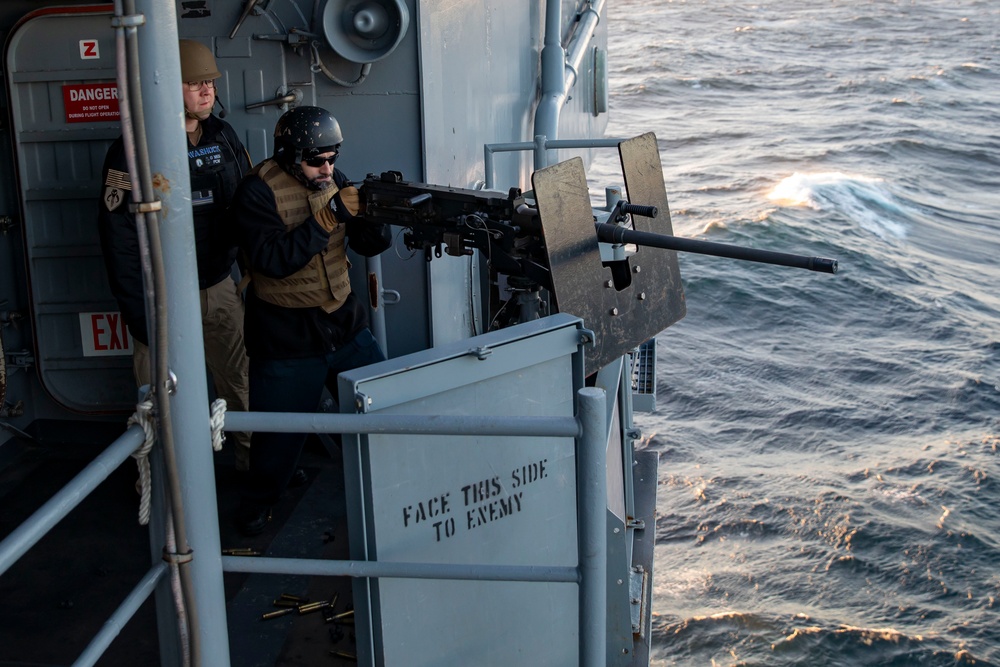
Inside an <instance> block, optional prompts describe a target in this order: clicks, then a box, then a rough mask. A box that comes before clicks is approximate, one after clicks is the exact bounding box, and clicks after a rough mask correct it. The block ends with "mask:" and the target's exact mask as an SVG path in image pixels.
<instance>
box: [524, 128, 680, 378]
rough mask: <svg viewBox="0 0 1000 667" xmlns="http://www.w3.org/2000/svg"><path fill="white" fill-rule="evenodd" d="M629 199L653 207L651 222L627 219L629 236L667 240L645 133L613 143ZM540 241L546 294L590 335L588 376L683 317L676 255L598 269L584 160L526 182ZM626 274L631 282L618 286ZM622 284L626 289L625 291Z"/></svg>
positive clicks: (652, 141)
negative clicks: (548, 285) (548, 280)
mask: <svg viewBox="0 0 1000 667" xmlns="http://www.w3.org/2000/svg"><path fill="white" fill-rule="evenodd" d="M619 154H620V156H621V161H622V170H623V173H624V175H625V183H626V187H627V189H628V194H629V200H630V201H631V202H633V203H635V204H639V205H647V206H654V207H656V209H657V210H658V213H659V215H658V216H657V217H656V218H646V217H642V216H634V217H633V220H634V225H635V227H636V229H641V230H642V231H648V232H655V233H659V234H672V233H673V230H672V228H671V225H670V214H669V212H668V206H667V195H666V188H665V185H664V182H663V169H662V166H661V163H660V156H659V153H658V152H657V149H656V137H655V136H654V135H653V134H651V133H650V134H644V135H641V136H639V137H636V138H634V139H629V140H627V141H623V142H622V143H621V144H619ZM532 185H533V187H534V190H535V199H536V202H537V205H538V213H539V216H540V218H541V226H542V235H543V237H544V239H545V248H546V252H547V253H548V262H549V267H550V270H551V273H552V285H553V293H554V297H555V302H556V307H557V309H558V311H559V312H563V313H572V314H574V315H577V316H578V317H581V318H583V321H584V322H585V323H586V325H587V326H588V327H589V328H590V329H592V330H593V331H594V333H595V335H596V340H595V342H594V349H593V351H590V350H588V356H587V360H586V373H587V375H590V374H591V373H594V372H596V371H598V370H600V369H601V368H603V367H604V366H605V365H607V364H608V363H610V362H611V361H612V360H614V359H616V358H618V357H621V356H624V355H625V354H627V353H628V352H630V351H631V350H634V349H635V348H636V347H638V346H639V345H640V344H642V343H643V342H645V341H647V340H649V339H650V338H652V337H653V336H655V335H656V334H657V333H659V332H660V331H663V330H664V329H666V328H667V327H669V326H670V325H672V324H674V323H675V322H677V321H679V320H680V319H681V318H683V317H684V315H685V313H686V306H685V301H684V288H683V286H682V284H681V274H680V267H679V265H678V262H677V253H676V252H674V251H669V250H659V249H653V248H637V249H636V252H635V253H634V254H632V255H631V256H630V257H628V258H627V259H625V260H622V261H624V262H627V264H625V265H624V267H622V266H618V267H616V268H611V267H610V266H609V267H606V268H601V267H602V262H601V253H600V247H599V245H598V240H597V237H596V236H595V234H594V216H593V212H592V209H591V204H590V196H589V193H588V188H587V179H586V174H585V173H584V168H583V161H582V160H581V159H580V158H573V159H570V160H567V161H566V162H561V163H559V164H556V165H552V166H550V167H545V168H544V169H539V170H538V171H536V172H535V173H534V174H533V176H532ZM622 268H625V269H626V270H627V271H628V272H629V276H630V278H631V280H630V281H622V280H617V281H616V279H615V278H616V276H615V275H614V274H615V272H616V271H620V270H621V269H622ZM625 282H628V284H627V285H626V284H625Z"/></svg>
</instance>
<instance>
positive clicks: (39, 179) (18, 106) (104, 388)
mask: <svg viewBox="0 0 1000 667" xmlns="http://www.w3.org/2000/svg"><path fill="white" fill-rule="evenodd" d="M101 10H103V11H101ZM109 10H110V6H104V7H103V8H95V7H86V8H84V7H79V8H75V9H74V8H71V7H60V8H49V9H42V10H39V11H36V12H32V13H31V14H29V15H27V16H26V17H25V18H24V19H23V20H22V21H21V23H20V25H19V26H17V27H16V28H15V29H14V31H13V32H12V33H11V37H10V40H9V41H8V44H7V52H6V54H5V56H6V57H5V67H6V71H5V75H6V80H7V95H8V100H9V102H8V103H9V105H10V118H11V120H12V127H11V139H12V143H13V147H14V152H15V159H16V167H17V168H16V174H15V179H16V182H17V195H18V199H19V206H20V214H21V220H20V223H21V224H20V227H21V229H22V233H23V240H24V253H25V263H26V268H27V289H28V293H29V298H30V311H31V326H32V331H33V337H34V344H35V351H34V357H35V364H36V369H37V372H38V375H39V378H40V380H41V383H42V385H43V387H44V388H45V390H46V391H47V392H48V394H49V395H50V396H51V397H52V398H53V399H54V400H55V401H56V402H58V403H59V404H61V405H63V406H64V407H66V408H69V409H71V410H74V411H77V412H83V413H98V412H109V411H117V410H126V409H128V408H129V406H130V405H134V404H135V397H136V387H135V380H134V379H133V377H132V371H131V367H132V363H131V353H132V340H131V338H130V337H129V335H128V332H127V331H126V330H125V326H124V324H123V323H122V321H121V318H120V317H119V316H118V312H117V306H116V304H115V301H114V299H113V298H112V296H111V291H110V289H109V288H108V283H107V278H106V275H105V270H104V264H103V260H102V258H101V248H100V240H99V237H98V233H97V206H98V193H99V191H100V183H99V181H100V176H101V167H102V164H103V161H104V154H105V153H106V152H107V149H108V146H110V144H111V142H112V141H114V139H115V138H116V137H117V136H118V135H119V124H118V100H117V86H116V83H115V68H114V62H115V53H114V46H115V44H114V34H113V30H112V28H111V21H110V18H111V13H110V11H109Z"/></svg>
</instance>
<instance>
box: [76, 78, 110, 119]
mask: <svg viewBox="0 0 1000 667" xmlns="http://www.w3.org/2000/svg"><path fill="white" fill-rule="evenodd" d="M62 90H63V108H65V110H66V122H67V123H87V122H92V121H108V122H111V121H117V120H118V84H116V83H114V82H111V83H68V84H66V85H64V86H63V87H62Z"/></svg>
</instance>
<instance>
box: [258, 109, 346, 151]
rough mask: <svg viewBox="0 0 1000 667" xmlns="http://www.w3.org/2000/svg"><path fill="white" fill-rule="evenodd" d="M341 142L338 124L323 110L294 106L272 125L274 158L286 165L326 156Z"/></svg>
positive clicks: (342, 138) (342, 137)
mask: <svg viewBox="0 0 1000 667" xmlns="http://www.w3.org/2000/svg"><path fill="white" fill-rule="evenodd" d="M343 141H344V135H343V133H342V132H341V131H340V123H338V122H337V119H336V118H334V117H333V115H331V114H330V112H329V111H327V110H326V109H321V108H320V107H295V108H294V109H291V110H289V111H286V112H285V113H283V114H282V115H281V118H279V119H278V122H277V124H275V126H274V159H275V160H277V161H278V162H280V163H283V164H286V165H293V164H298V163H299V162H301V161H302V160H303V159H306V158H309V157H312V156H315V155H318V154H320V153H328V152H330V151H333V150H335V149H336V147H337V146H339V145H340V144H341V143H343Z"/></svg>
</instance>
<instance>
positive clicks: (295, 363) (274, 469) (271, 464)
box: [243, 329, 385, 505]
mask: <svg viewBox="0 0 1000 667" xmlns="http://www.w3.org/2000/svg"><path fill="white" fill-rule="evenodd" d="M384 360H385V355H384V354H382V349H381V348H380V347H379V345H378V342H377V341H376V340H375V337H374V336H372V333H371V331H369V330H368V329H362V330H361V331H360V332H359V333H358V334H357V335H356V336H355V337H354V340H352V341H351V342H350V343H348V344H347V345H344V346H343V347H341V348H340V349H338V350H336V351H334V352H329V353H327V354H326V355H325V356H322V357H308V358H305V359H260V358H256V357H250V410H251V411H253V412H316V410H317V408H318V407H319V401H320V396H321V395H322V393H323V387H324V385H325V386H326V387H327V389H329V390H330V393H331V394H332V395H333V396H337V375H338V374H339V373H342V372H344V371H349V370H351V369H352V368H358V367H360V366H367V365H368V364H373V363H375V362H378V361H384ZM305 441H306V434H304V433H260V432H257V433H254V434H253V439H252V441H251V446H250V471H249V474H248V475H247V477H246V487H245V488H244V493H243V498H244V502H245V503H248V504H252V505H253V504H255V505H272V504H274V503H275V502H277V500H278V498H279V497H280V495H281V492H282V491H284V490H285V487H286V486H288V482H289V480H291V478H292V475H293V474H294V473H295V468H296V466H297V465H298V461H299V455H300V454H301V453H302V446H303V445H304V444H305Z"/></svg>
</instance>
